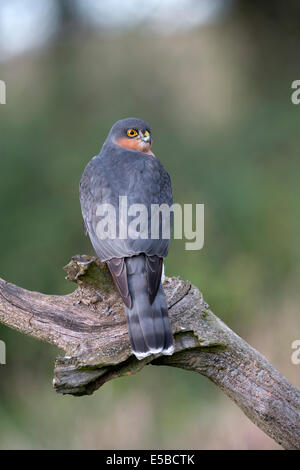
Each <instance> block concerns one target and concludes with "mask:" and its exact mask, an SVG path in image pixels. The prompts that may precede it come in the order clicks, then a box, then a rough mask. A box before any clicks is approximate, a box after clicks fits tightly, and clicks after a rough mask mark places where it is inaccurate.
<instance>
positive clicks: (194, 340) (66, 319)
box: [0, 255, 300, 449]
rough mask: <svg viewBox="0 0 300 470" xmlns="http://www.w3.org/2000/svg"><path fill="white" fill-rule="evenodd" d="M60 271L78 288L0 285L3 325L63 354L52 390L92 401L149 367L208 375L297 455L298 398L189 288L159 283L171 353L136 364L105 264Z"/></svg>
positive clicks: (75, 263) (77, 261)
mask: <svg viewBox="0 0 300 470" xmlns="http://www.w3.org/2000/svg"><path fill="white" fill-rule="evenodd" d="M65 270H66V272H67V279H68V280H70V281H73V282H75V283H76V284H77V289H76V290H75V291H74V292H73V293H72V294H69V295H65V296H55V295H45V294H41V293H38V292H30V291H28V290H25V289H22V288H20V287H18V286H15V285H13V284H9V283H7V282H6V281H4V280H2V279H0V322H2V323H3V324H5V325H7V326H10V327H12V328H15V329H16V330H18V331H20V332H22V333H25V334H28V335H30V336H32V337H34V338H37V339H40V340H42V341H46V342H48V343H50V344H53V345H55V346H57V347H58V348H60V349H62V350H63V351H64V352H65V353H66V354H65V356H61V357H58V358H57V360H56V364H55V370H54V379H53V385H54V388H55V390H56V391H57V392H59V393H63V394H72V395H77V396H80V395H89V394H91V393H93V392H94V391H95V390H97V389H98V388H99V387H100V386H101V385H103V384H104V383H105V382H107V381H108V380H111V379H114V378H117V377H120V376H123V375H131V374H133V373H135V372H137V371H139V370H140V369H142V368H143V367H144V366H146V365H147V364H154V365H165V366H173V367H180V368H183V369H186V370H191V371H194V372H198V373H200V374H202V375H204V376H206V377H208V378H209V379H210V380H211V381H213V382H214V383H215V384H216V385H217V386H218V387H219V388H220V389H221V390H222V391H224V392H225V393H226V394H227V395H228V396H229V397H230V398H231V399H232V400H234V401H235V403H236V404H237V405H238V406H239V407H240V408H241V409H242V410H243V411H244V413H245V414H246V415H247V416H248V418H249V419H250V420H251V421H253V422H254V423H255V424H256V425H257V426H258V427H259V428H260V429H262V430H263V431H264V432H265V433H266V434H268V435H269V436H270V437H272V438H273V439H274V440H275V441H276V442H278V443H279V444H281V445H282V446H283V447H284V448H286V449H300V392H299V391H298V390H297V389H296V388H295V387H294V386H293V385H292V384H291V383H289V381H288V380H287V379H286V378H285V377H283V376H282V375H281V374H280V372H278V370H276V369H275V368H274V367H273V366H272V364H270V363H269V362H268V361H267V359H266V358H265V357H264V356H262V355H261V354H260V353H259V352H258V351H256V350H255V349H253V348H252V347H251V346H250V345H249V344H247V343H246V342H245V341H244V340H243V339H242V338H240V337H239V336H238V335H236V334H235V333H234V332H233V331H232V330H230V328H228V326H226V325H225V324H224V323H223V322H222V321H221V320H220V319H219V318H218V317H216V316H215V315H214V314H213V313H212V312H211V310H210V309H209V306H208V304H206V303H205V301H204V299H203V296H202V294H201V292H200V291H199V290H198V289H197V288H196V287H194V286H192V285H191V284H190V282H188V281H182V280H180V279H179V278H175V277H173V278H167V280H166V283H165V285H164V290H165V292H166V296H167V300H168V308H169V315H170V319H171V323H172V329H173V333H174V335H175V342H176V347H175V353H174V354H173V356H161V355H156V356H150V357H147V358H145V359H144V360H142V361H138V360H137V359H136V358H135V357H134V356H133V355H132V353H131V350H130V344H129V338H128V334H127V327H126V319H125V314H124V309H123V304H122V300H121V298H120V296H119V294H118V292H117V291H116V289H115V287H114V285H113V282H112V280H111V276H110V274H109V272H108V270H107V268H106V266H105V265H103V264H102V263H100V262H99V261H98V260H97V259H96V258H91V257H88V256H79V255H78V256H74V257H73V258H72V260H71V261H70V263H69V264H68V265H67V266H66V267H65Z"/></svg>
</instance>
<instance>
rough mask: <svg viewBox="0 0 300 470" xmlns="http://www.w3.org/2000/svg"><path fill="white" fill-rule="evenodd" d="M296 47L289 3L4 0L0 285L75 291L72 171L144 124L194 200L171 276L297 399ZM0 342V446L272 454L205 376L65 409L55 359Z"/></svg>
mask: <svg viewBox="0 0 300 470" xmlns="http://www.w3.org/2000/svg"><path fill="white" fill-rule="evenodd" d="M299 48H300V7H299V3H298V2H297V1H287V2H283V1H280V0H276V1H274V2H259V1H258V0H256V1H254V0H252V1H250V0H249V1H246V0H245V1H242V0H240V1H238V0H236V1H233V0H232V1H225V0H223V1H222V0H214V1H212V0H211V1H208V0H207V1H204V0H202V1H200V0H199V1H195V0H181V1H177V0H171V1H170V0H161V1H159V2H158V1H156V0H148V2H147V3H146V4H145V5H142V3H140V2H138V1H137V0H123V1H120V0H111V1H108V0H102V1H101V0H98V1H96V0H88V1H80V0H56V1H55V0H43V1H39V2H38V1H37V0H9V1H6V0H2V1H1V5H0V79H2V80H5V82H6V85H7V104H6V105H0V129H1V130H0V208H1V231H0V260H1V263H0V276H1V277H3V278H4V279H6V280H8V281H10V282H13V283H16V284H18V285H20V286H22V287H25V288H28V289H32V290H37V291H42V292H45V293H56V294H64V293H68V292H71V291H72V289H73V286H72V285H70V284H69V283H68V282H67V281H65V279H64V272H63V270H62V266H64V265H65V264H66V263H67V262H68V261H69V260H70V258H71V256H72V255H74V254H77V253H86V254H93V251H92V248H91V246H90V244H89V241H88V239H86V238H85V237H84V235H83V232H82V223H81V213H80V206H79V199H78V184H79V180H80V177H81V174H82V171H83V169H84V167H85V165H86V164H87V162H88V161H89V160H90V158H91V157H92V156H94V155H96V154H97V153H98V151H99V150H100V148H101V145H102V143H103V141H104V139H105V136H106V134H107V132H108V131H109V129H110V127H111V125H112V124H113V123H114V122H115V121H116V120H118V119H120V118H124V117H127V116H136V117H141V118H144V119H146V120H147V121H149V122H150V123H151V126H152V132H153V135H154V146H153V149H154V152H155V153H156V155H157V156H158V157H159V158H160V159H161V161H162V162H163V164H164V166H165V167H166V168H167V170H168V171H169V173H170V176H171V178H172V182H173V187H174V196H175V201H176V202H179V203H204V204H205V211H206V212H205V246H204V248H203V249H202V250H201V251H198V252H194V251H190V252H188V251H185V250H184V243H183V242H181V241H173V242H172V245H171V250H170V254H169V257H168V259H167V262H166V272H167V275H180V276H181V277H182V278H185V279H189V280H190V281H192V282H193V283H194V284H195V285H196V286H198V287H199V288H200V289H201V290H202V291H203V293H204V296H205V299H206V300H207V302H209V304H210V305H211V308H212V310H213V311H214V312H215V313H216V314H217V315H218V316H220V317H221V318H222V319H223V320H224V321H225V322H226V323H228V324H229V326H230V327H231V328H233V329H234V330H235V331H236V332H237V333H238V334H240V335H241V336H242V337H244V338H245V339H246V340H247V341H248V342H250V343H251V344H252V345H253V346H254V347H256V348H258V349H259V350H260V351H261V352H262V353H263V354H264V355H265V356H266V357H267V358H268V359H269V360H270V361H271V362H272V363H273V364H274V365H275V366H276V367H277V368H278V369H279V370H280V371H281V372H282V373H283V374H284V375H286V376H287V377H288V379H289V380H290V381H291V382H292V383H294V385H296V386H298V387H300V366H296V365H293V364H292V363H291V353H292V349H291V343H292V341H294V340H295V339H299V337H300V320H299V301H300V292H299V274H300V269H299V255H300V251H299V235H300V230H299V229H300V191H299V175H300V159H299V148H300V131H299V126H300V105H299V107H298V106H296V105H293V104H292V103H291V93H292V90H291V83H292V81H293V80H296V79H300V59H299ZM116 171H117V169H116ZM0 338H1V339H2V340H4V341H5V342H6V344H7V364H6V365H1V366H0V448H2V449H17V448H22V449H46V448H47V449H48V448H50V449H51V448H52V449H54V448H55V449H75V448H80V449H91V448H97V449H117V448H120V449H134V448H138V449H140V448H148V449H149V448H152V449H154V448H160V449H163V448H170V449H173V448H174V449H176V448H180V449H184V448H195V449H197V448H198V449H276V448H279V446H277V444H275V443H274V442H273V441H272V440H271V439H269V438H268V437H267V436H265V435H264V434H263V433H262V432H261V431H260V430H259V429H257V428H256V427H255V426H254V424H252V423H251V422H250V421H249V420H248V419H247V418H246V417H245V416H244V415H243V413H242V412H241V411H240V410H239V409H238V408H237V407H236V406H235V405H234V404H233V403H232V402H231V401H230V400H229V399H228V398H227V397H226V396H224V395H223V393H222V392H221V391H219V390H218V389H217V388H216V387H215V386H214V385H213V384H211V383H210V382H209V381H208V380H207V379H204V378H203V377H201V376H200V375H196V374H193V373H190V372H184V371H180V370H176V369H174V370H172V369H171V368H170V369H169V368H159V367H152V366H150V367H147V368H145V369H144V370H143V371H142V372H141V373H139V374H138V375H136V376H134V377H130V378H121V379H118V380H116V381H112V382H110V383H107V384H106V385H105V386H104V387H103V388H102V389H100V390H99V391H97V392H96V393H95V394H94V395H93V396H91V397H81V398H73V397H68V396H66V397H63V396H60V395H57V394H56V393H55V392H54V391H53V389H52V384H51V381H52V370H53V364H54V360H55V357H56V355H57V354H58V351H57V350H56V349H55V348H54V347H51V346H49V345H46V344H42V343H39V342H37V341H35V340H32V339H30V338H28V337H25V336H23V335H21V334H19V333H17V332H14V331H12V330H9V329H8V328H6V327H4V326H0Z"/></svg>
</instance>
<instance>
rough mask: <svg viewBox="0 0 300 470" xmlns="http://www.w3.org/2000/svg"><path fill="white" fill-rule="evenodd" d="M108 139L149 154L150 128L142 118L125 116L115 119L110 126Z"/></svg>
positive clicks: (150, 142) (121, 145) (150, 143)
mask: <svg viewBox="0 0 300 470" xmlns="http://www.w3.org/2000/svg"><path fill="white" fill-rule="evenodd" d="M108 140H110V141H112V142H113V143H115V144H117V145H119V146H120V147H124V148H127V149H130V150H135V151H136V152H143V153H147V154H151V155H152V152H151V151H150V149H151V145H152V137H151V129H150V126H149V124H148V123H147V122H146V121H143V120H142V119H137V118H126V119H121V120H120V121H117V122H116V123H115V124H114V125H113V126H112V128H111V130H110V133H109V135H108Z"/></svg>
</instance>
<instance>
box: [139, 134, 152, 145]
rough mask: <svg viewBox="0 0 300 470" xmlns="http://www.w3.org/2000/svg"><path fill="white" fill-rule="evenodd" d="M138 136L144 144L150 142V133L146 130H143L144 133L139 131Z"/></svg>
mask: <svg viewBox="0 0 300 470" xmlns="http://www.w3.org/2000/svg"><path fill="white" fill-rule="evenodd" d="M139 137H140V139H141V140H142V141H143V142H145V144H151V135H150V133H149V132H148V131H145V133H143V132H142V131H140V132H139Z"/></svg>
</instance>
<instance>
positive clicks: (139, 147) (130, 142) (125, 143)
mask: <svg viewBox="0 0 300 470" xmlns="http://www.w3.org/2000/svg"><path fill="white" fill-rule="evenodd" d="M116 144H117V145H119V146H120V147H123V148H125V149H130V150H135V151H136V152H143V153H147V154H148V155H153V153H152V152H151V151H150V148H151V145H150V144H146V143H144V142H141V141H139V140H137V139H128V138H127V137H122V138H121V139H118V140H116Z"/></svg>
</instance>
